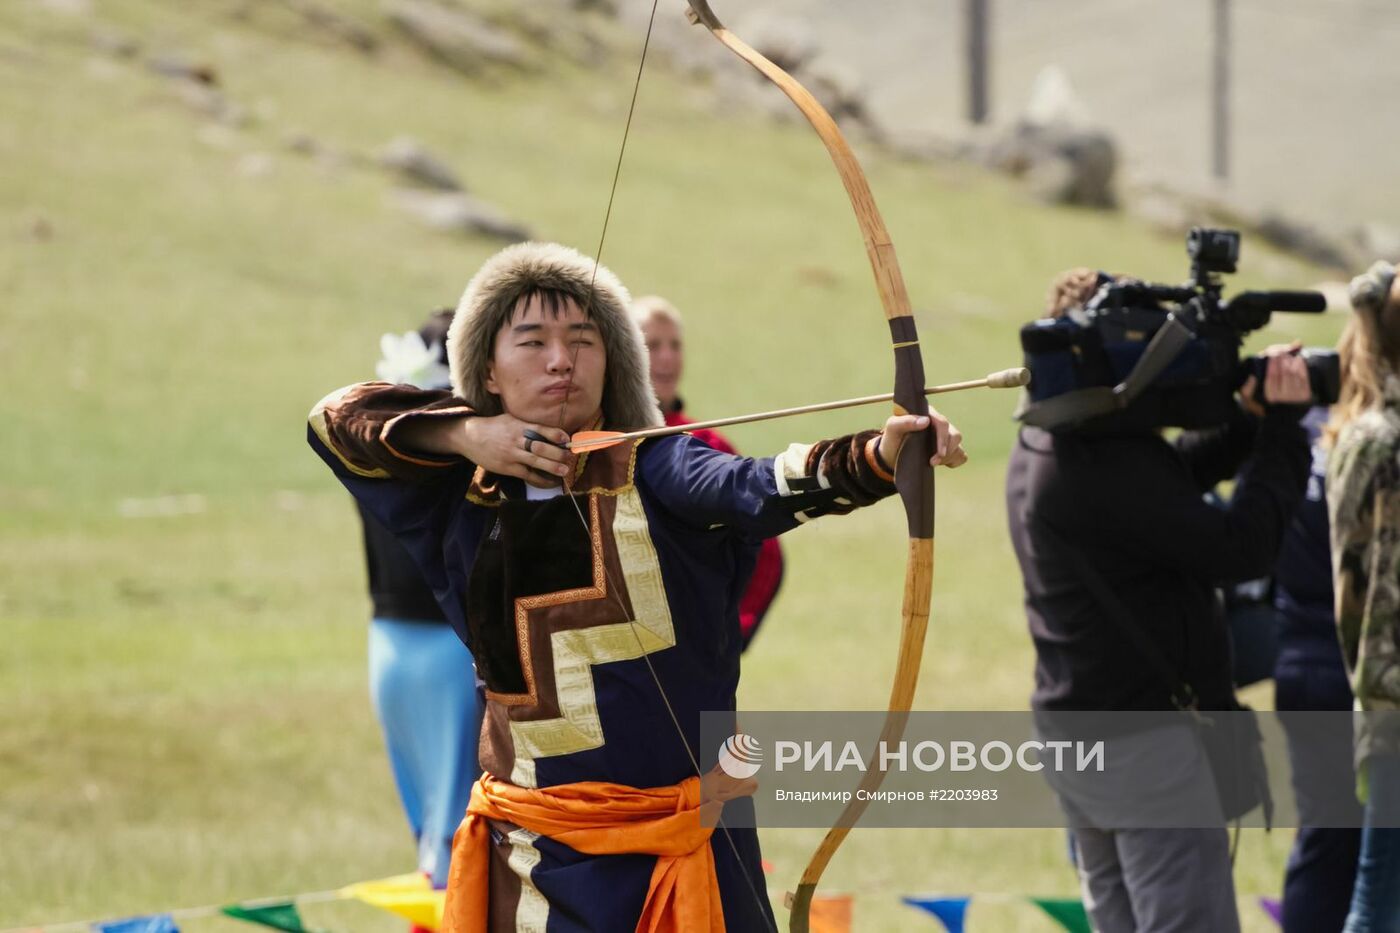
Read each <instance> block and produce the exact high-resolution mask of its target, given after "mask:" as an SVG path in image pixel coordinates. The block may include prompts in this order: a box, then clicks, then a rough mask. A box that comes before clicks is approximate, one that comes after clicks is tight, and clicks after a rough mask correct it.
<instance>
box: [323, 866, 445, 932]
mask: <svg viewBox="0 0 1400 933" xmlns="http://www.w3.org/2000/svg"><path fill="white" fill-rule="evenodd" d="M340 893H341V894H343V895H344V896H346V897H353V898H354V899H355V900H357V901H362V902H364V903H366V904H369V905H371V906H373V907H378V908H379V909H380V910H387V911H389V912H390V913H394V914H398V915H399V916H400V917H403V918H404V919H406V920H408V921H410V922H411V923H413V924H414V925H415V926H420V927H423V928H425V929H428V930H436V929H437V928H438V927H439V926H441V925H442V906H443V902H444V900H445V899H446V896H447V893H446V892H445V891H434V890H433V886H432V885H431V884H429V883H428V879H427V878H425V877H423V876H422V875H419V874H412V875H395V876H394V877H392V878H381V879H380V880H378V881H362V882H360V883H359V884H352V885H350V886H349V887H348V888H342V889H341V892H340Z"/></svg>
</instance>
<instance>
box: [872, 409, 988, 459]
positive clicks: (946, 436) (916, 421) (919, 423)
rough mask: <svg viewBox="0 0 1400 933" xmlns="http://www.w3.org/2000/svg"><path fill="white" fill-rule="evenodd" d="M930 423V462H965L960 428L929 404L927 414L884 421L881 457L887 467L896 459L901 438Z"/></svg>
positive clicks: (902, 441)
mask: <svg viewBox="0 0 1400 933" xmlns="http://www.w3.org/2000/svg"><path fill="white" fill-rule="evenodd" d="M930 422H931V423H932V424H933V434H934V445H933V450H934V453H933V458H932V459H930V460H929V466H946V467H949V468H952V467H960V466H962V465H963V464H964V463H966V462H967V451H965V450H963V447H962V432H961V431H959V430H958V429H957V428H955V427H954V426H953V423H952V422H951V421H949V420H948V419H947V418H945V417H943V416H942V415H940V414H939V413H938V412H937V411H936V410H934V409H932V408H930V409H929V413H928V416H927V417H925V416H923V415H894V416H892V417H891V418H890V419H889V420H888V421H886V422H885V430H884V433H883V434H881V436H880V451H879V453H880V459H881V460H883V461H884V462H885V465H886V466H888V467H893V465H894V464H896V463H898V462H899V451H900V448H902V447H903V446H904V439H905V438H906V437H908V436H909V435H910V434H912V433H914V432H915V431H923V430H927V428H928V426H929V424H930Z"/></svg>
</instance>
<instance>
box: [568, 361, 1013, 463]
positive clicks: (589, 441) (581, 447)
mask: <svg viewBox="0 0 1400 933" xmlns="http://www.w3.org/2000/svg"><path fill="white" fill-rule="evenodd" d="M1030 381H1031V374H1030V370H1028V369H1024V368H1021V367H1017V368H1016V369H1003V370H1002V371H1001V372H996V373H991V374H990V375H988V376H986V377H985V378H982V379H972V380H969V381H967V382H950V383H948V384H946V385H940V386H930V387H928V388H925V389H924V395H941V394H943V393H945V392H961V391H963V390H965V389H981V388H988V389H1014V388H1017V387H1018V386H1023V385H1026V384H1027V383H1029V382H1030ZM893 398H894V393H893V392H886V393H885V394H883V395H866V396H862V397H861V398H843V399H840V400H839V401H835V402H820V403H818V404H816V405H799V406H798V407H797V408H780V409H778V410H776V411H764V412H759V413H757V414H752V415H734V416H732V417H729V418H716V419H714V420H713V421H697V422H694V423H692V424H677V425H669V426H667V427H664V428H647V429H646V430H644V431H631V432H628V433H626V434H624V433H622V432H620V431H580V432H578V433H577V434H575V435H574V436H573V437H572V438H570V439H569V450H571V451H572V452H574V453H576V454H578V453H584V452H586V451H591V450H603V449H604V448H607V447H612V446H613V445H614V444H621V443H622V442H623V441H631V440H640V439H641V438H644V437H663V436H665V435H667V434H681V433H684V432H686V431H697V430H700V429H702V428H722V427H726V426H728V425H731V424H749V423H751V422H754V421H770V420H772V419H774V418H786V417H788V416H789V415H806V414H810V413H812V412H817V411H832V410H835V409H838V408H855V407H857V406H859V405H874V404H876V403H878V402H888V401H890V400H891V399H893Z"/></svg>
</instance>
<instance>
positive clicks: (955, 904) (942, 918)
mask: <svg viewBox="0 0 1400 933" xmlns="http://www.w3.org/2000/svg"><path fill="white" fill-rule="evenodd" d="M971 900H972V898H970V897H906V898H904V903H906V904H908V905H909V906H910V907H918V908H920V909H921V910H926V911H928V912H929V913H931V914H933V915H934V916H935V917H937V918H938V920H939V922H940V923H942V924H943V928H944V929H945V930H947V931H948V933H962V930H963V920H964V918H966V916H967V905H968V902H969V901H971Z"/></svg>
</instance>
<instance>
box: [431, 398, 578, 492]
mask: <svg viewBox="0 0 1400 933" xmlns="http://www.w3.org/2000/svg"><path fill="white" fill-rule="evenodd" d="M527 431H528V432H531V433H532V434H535V435H538V436H539V437H542V438H544V440H538V439H535V438H532V437H531V436H530V435H529V434H527V433H526V432H527ZM568 442H569V435H568V434H566V433H564V432H563V431H562V430H560V429H559V428H550V427H545V426H544V425H542V424H531V423H530V422H528V421H521V420H520V419H519V418H516V417H513V416H511V415H504V414H502V415H494V416H492V417H490V418H480V417H476V418H466V419H463V422H462V426H461V429H460V431H459V433H458V448H457V450H458V453H460V454H461V455H462V456H463V457H466V458H467V459H468V460H470V461H471V462H472V463H475V464H476V465H477V466H479V467H484V468H485V469H487V470H489V471H490V472H492V473H495V474H497V475H500V476H518V477H519V478H521V479H523V480H524V481H525V482H527V483H529V484H530V485H531V486H537V487H539V488H541V489H549V488H552V487H554V486H558V485H560V484H561V483H562V482H563V478H564V477H566V476H568V475H569V473H570V472H571V471H572V470H573V468H574V463H575V461H576V457H575V456H574V455H573V454H572V453H570V452H569V451H568V450H567V449H566V448H564V447H562V446H558V445H563V444H567V443H568Z"/></svg>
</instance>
